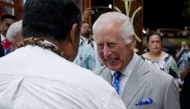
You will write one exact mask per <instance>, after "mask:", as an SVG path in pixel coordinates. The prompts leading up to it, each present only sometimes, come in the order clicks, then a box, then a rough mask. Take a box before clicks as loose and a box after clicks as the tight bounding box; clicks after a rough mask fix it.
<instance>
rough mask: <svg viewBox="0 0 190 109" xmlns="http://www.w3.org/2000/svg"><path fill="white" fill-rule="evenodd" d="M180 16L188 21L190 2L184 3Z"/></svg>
mask: <svg viewBox="0 0 190 109" xmlns="http://www.w3.org/2000/svg"><path fill="white" fill-rule="evenodd" d="M182 16H183V17H185V18H186V19H188V20H190V0H186V1H185V2H184V10H183V11H182Z"/></svg>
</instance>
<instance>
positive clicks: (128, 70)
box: [111, 53, 139, 96]
mask: <svg viewBox="0 0 190 109" xmlns="http://www.w3.org/2000/svg"><path fill="white" fill-rule="evenodd" d="M138 58H139V57H138V56H137V54H136V53H134V56H133V58H132V60H131V61H130V63H129V64H128V65H127V67H126V68H125V69H124V70H123V71H121V73H122V75H121V76H120V78H119V81H120V83H119V86H120V87H119V95H121V96H122V93H123V89H124V87H125V84H126V83H127V81H128V79H129V77H130V75H131V73H132V70H133V68H134V66H135V64H136V63H137V60H138ZM115 72H116V71H111V73H112V76H113V75H114V73H115ZM112 80H114V76H113V79H112ZM112 83H113V82H112Z"/></svg>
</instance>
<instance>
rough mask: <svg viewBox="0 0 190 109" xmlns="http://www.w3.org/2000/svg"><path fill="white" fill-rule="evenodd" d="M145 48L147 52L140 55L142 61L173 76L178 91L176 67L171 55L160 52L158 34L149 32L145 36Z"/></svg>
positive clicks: (178, 81) (159, 37)
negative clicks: (146, 47)
mask: <svg viewBox="0 0 190 109" xmlns="http://www.w3.org/2000/svg"><path fill="white" fill-rule="evenodd" d="M147 46H148V49H149V51H148V52H147V53H144V54H142V55H141V57H142V59H143V60H144V61H145V62H147V63H148V64H150V65H153V66H155V67H156V68H158V69H160V70H163V71H164V72H166V73H168V74H170V75H171V76H173V77H174V78H175V83H176V86H177V88H178V89H179V83H180V74H179V72H178V66H177V63H176V61H175V59H174V58H173V56H172V55H170V54H168V53H166V52H164V51H162V49H161V48H162V36H161V35H160V34H159V33H158V32H155V31H150V32H149V33H148V34H147Z"/></svg>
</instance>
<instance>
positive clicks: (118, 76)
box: [112, 72, 121, 94]
mask: <svg viewBox="0 0 190 109" xmlns="http://www.w3.org/2000/svg"><path fill="white" fill-rule="evenodd" d="M120 76H121V72H115V73H114V82H113V84H112V86H113V87H114V88H115V90H116V92H117V93H118V94H119V78H120Z"/></svg>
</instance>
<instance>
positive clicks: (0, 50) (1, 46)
mask: <svg viewBox="0 0 190 109" xmlns="http://www.w3.org/2000/svg"><path fill="white" fill-rule="evenodd" d="M0 35H1V33H0ZM2 56H4V50H3V45H2V44H1V36H0V57H2Z"/></svg>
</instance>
